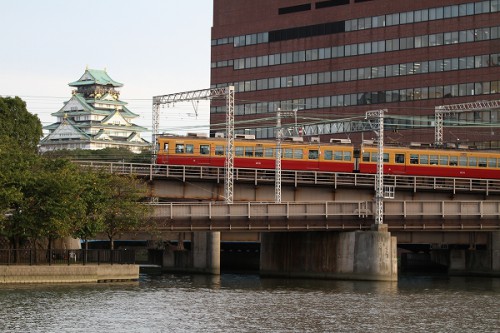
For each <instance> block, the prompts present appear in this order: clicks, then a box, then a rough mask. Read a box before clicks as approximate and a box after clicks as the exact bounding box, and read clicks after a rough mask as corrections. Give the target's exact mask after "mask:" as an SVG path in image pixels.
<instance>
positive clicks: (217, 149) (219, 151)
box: [215, 146, 224, 156]
mask: <svg viewBox="0 0 500 333" xmlns="http://www.w3.org/2000/svg"><path fill="white" fill-rule="evenodd" d="M215 155H217V156H224V146H215Z"/></svg>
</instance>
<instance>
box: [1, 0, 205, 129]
mask: <svg viewBox="0 0 500 333" xmlns="http://www.w3.org/2000/svg"><path fill="white" fill-rule="evenodd" d="M0 6H1V7H0V8H1V9H2V15H1V16H2V17H1V19H0V31H1V32H2V34H1V36H2V37H1V45H2V46H1V47H0V96H19V97H21V98H22V99H23V100H25V101H26V102H27V108H28V111H29V112H31V113H33V114H37V115H38V117H39V118H40V120H41V122H42V125H43V126H46V125H49V124H51V123H54V122H56V118H55V117H53V116H51V113H54V112H56V111H58V110H59V109H60V108H61V107H62V106H63V105H64V102H66V101H68V100H69V98H70V97H71V91H72V89H73V88H72V87H69V86H68V83H70V82H73V81H76V80H78V79H79V78H80V77H81V76H82V75H83V73H84V72H85V69H86V68H91V69H106V71H107V73H108V75H109V76H110V77H111V78H112V79H113V80H115V81H118V82H120V83H123V85H124V86H123V87H122V88H120V93H121V94H120V99H121V100H122V101H125V102H128V103H129V104H128V108H129V109H130V110H131V111H132V112H134V113H136V114H138V115H139V117H138V118H136V119H135V120H134V121H133V122H134V123H135V124H137V125H140V126H144V127H146V128H148V130H149V132H147V133H144V134H143V137H145V138H146V139H148V137H150V135H151V134H150V131H151V128H152V124H151V121H152V120H151V119H152V97H153V96H158V95H166V94H172V93H178V92H184V91H192V90H199V89H207V88H209V87H210V39H211V38H210V31H211V26H212V1H210V0H191V1H184V0H182V1H174V0H141V1H138V0H85V1H72V0H44V1H40V0H0ZM198 103H199V104H198V108H197V113H198V116H196V115H195V109H194V107H193V105H192V103H191V102H183V103H176V104H175V106H173V107H168V108H167V107H165V108H163V109H161V112H160V128H159V129H160V132H169V133H179V134H182V133H185V132H208V123H209V102H208V101H199V102H198Z"/></svg>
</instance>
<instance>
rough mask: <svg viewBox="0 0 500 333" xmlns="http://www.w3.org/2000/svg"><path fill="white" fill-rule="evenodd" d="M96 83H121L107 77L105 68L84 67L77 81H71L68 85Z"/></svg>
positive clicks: (103, 84) (119, 85) (116, 84)
mask: <svg viewBox="0 0 500 333" xmlns="http://www.w3.org/2000/svg"><path fill="white" fill-rule="evenodd" d="M93 84H98V85H102V86H106V85H112V86H113V87H122V86H123V83H120V82H116V81H114V80H113V79H112V78H110V77H109V75H108V73H106V70H101V69H86V70H85V73H83V75H82V76H81V77H80V78H79V79H78V81H75V82H71V83H69V84H68V85H69V86H70V87H79V86H88V85H93Z"/></svg>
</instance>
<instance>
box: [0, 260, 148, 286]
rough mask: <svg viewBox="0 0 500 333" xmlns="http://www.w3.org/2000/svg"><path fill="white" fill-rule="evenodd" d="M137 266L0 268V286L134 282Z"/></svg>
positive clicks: (137, 273) (22, 266) (136, 277)
mask: <svg viewBox="0 0 500 333" xmlns="http://www.w3.org/2000/svg"><path fill="white" fill-rule="evenodd" d="M138 279H139V266H138V265H68V266H66V265H60V266H59V265H52V266H25V265H12V266H0V284H7V283H97V282H121V281H136V280H138Z"/></svg>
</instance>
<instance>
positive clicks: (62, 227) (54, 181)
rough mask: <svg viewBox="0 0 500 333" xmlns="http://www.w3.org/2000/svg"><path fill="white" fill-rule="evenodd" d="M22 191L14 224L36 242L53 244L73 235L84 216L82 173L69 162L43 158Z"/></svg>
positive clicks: (49, 245)
mask: <svg viewBox="0 0 500 333" xmlns="http://www.w3.org/2000/svg"><path fill="white" fill-rule="evenodd" d="M30 171H31V172H30V176H29V178H28V180H27V181H26V183H25V184H24V186H23V188H22V192H23V200H22V201H21V203H20V204H19V208H18V209H17V210H16V211H15V212H14V213H13V216H12V218H13V221H14V222H15V223H16V225H17V226H19V227H22V228H23V234H24V235H27V236H29V237H30V238H31V239H32V240H41V239H45V240H47V241H48V249H51V248H52V241H53V240H54V239H58V238H64V237H68V236H70V235H71V232H72V226H73V221H75V220H78V219H79V218H80V217H81V216H83V215H84V211H85V203H84V201H83V200H81V198H80V195H81V193H82V182H81V176H80V170H79V168H78V166H76V165H74V164H73V163H71V162H70V161H68V160H63V159H56V160H52V159H47V158H43V157H42V158H39V160H38V163H36V164H35V165H34V166H33V168H32V169H31V170H30Z"/></svg>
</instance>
